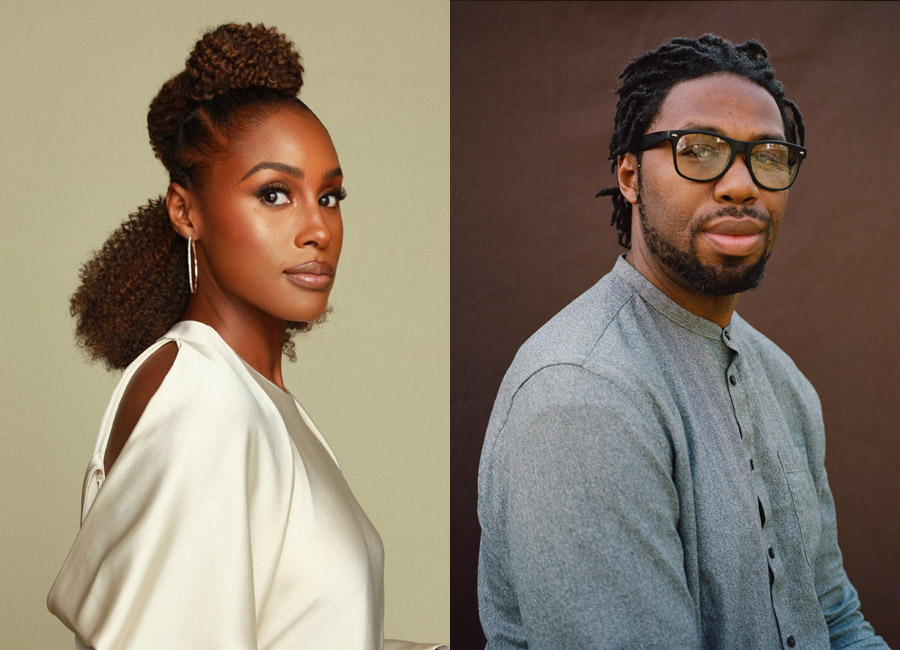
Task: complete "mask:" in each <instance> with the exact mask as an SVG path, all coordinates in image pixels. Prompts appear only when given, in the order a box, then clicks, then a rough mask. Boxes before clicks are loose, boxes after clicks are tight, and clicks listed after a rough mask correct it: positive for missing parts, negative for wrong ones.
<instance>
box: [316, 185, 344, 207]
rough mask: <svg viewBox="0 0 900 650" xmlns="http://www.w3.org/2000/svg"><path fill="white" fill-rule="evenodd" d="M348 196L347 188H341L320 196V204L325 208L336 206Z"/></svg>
mask: <svg viewBox="0 0 900 650" xmlns="http://www.w3.org/2000/svg"><path fill="white" fill-rule="evenodd" d="M346 198H347V191H346V190H343V189H341V190H339V191H335V192H329V193H328V194H325V195H324V196H321V197H319V205H321V206H322V207H323V208H336V207H338V204H339V203H340V202H341V201H343V200H344V199H346Z"/></svg>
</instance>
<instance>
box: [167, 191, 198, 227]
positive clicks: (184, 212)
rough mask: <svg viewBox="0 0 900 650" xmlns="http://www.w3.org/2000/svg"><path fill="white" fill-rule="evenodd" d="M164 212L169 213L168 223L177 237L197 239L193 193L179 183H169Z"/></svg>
mask: <svg viewBox="0 0 900 650" xmlns="http://www.w3.org/2000/svg"><path fill="white" fill-rule="evenodd" d="M166 210H168V212H169V222H170V223H171V224H172V227H173V228H174V229H175V230H176V231H177V232H178V234H179V235H181V236H182V237H184V238H185V239H187V238H188V237H193V238H194V239H197V230H196V223H195V220H196V219H195V217H196V216H197V209H196V207H195V198H194V195H193V193H192V192H191V191H190V190H188V189H185V188H184V187H183V186H182V185H180V184H179V183H169V189H168V190H167V191H166Z"/></svg>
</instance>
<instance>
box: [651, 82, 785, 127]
mask: <svg viewBox="0 0 900 650" xmlns="http://www.w3.org/2000/svg"><path fill="white" fill-rule="evenodd" d="M669 129H703V130H711V131H716V132H719V133H722V134H723V135H728V136H730V137H734V138H739V139H742V140H755V139H765V138H778V139H782V138H784V122H783V121H782V119H781V113H780V112H779V110H778V105H777V104H776V103H775V98H774V97H772V95H770V94H769V92H768V91H767V90H766V89H765V88H763V87H762V86H760V85H758V84H756V83H754V82H752V81H750V80H749V79H746V78H744V77H741V76H738V75H735V74H732V73H717V74H713V75H708V76H705V77H699V78H697V79H690V80H688V81H682V82H679V83H677V84H675V85H674V86H672V89H671V90H670V91H669V94H668V95H667V96H666V98H665V100H663V102H662V105H661V106H660V109H659V112H658V113H657V116H656V118H655V119H654V120H653V124H652V125H651V128H650V129H649V130H650V131H665V130H669Z"/></svg>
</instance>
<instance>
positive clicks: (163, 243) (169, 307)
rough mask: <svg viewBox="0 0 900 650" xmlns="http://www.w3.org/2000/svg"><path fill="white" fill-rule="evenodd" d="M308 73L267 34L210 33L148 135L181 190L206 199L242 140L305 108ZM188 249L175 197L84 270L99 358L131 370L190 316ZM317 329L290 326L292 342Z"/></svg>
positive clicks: (90, 330) (79, 297)
mask: <svg viewBox="0 0 900 650" xmlns="http://www.w3.org/2000/svg"><path fill="white" fill-rule="evenodd" d="M302 85H303V65H302V62H301V59H300V55H299V54H298V53H297V51H296V50H295V49H294V46H293V44H292V43H291V42H290V41H289V40H288V39H287V38H286V37H285V36H284V35H283V34H281V33H279V32H278V31H277V30H275V28H267V27H265V26H264V25H250V24H249V23H248V24H246V25H235V24H229V25H222V26H220V27H218V28H216V29H214V30H212V31H210V32H208V33H206V34H205V35H204V36H203V37H202V38H201V39H200V40H199V41H198V42H197V44H196V45H195V47H194V50H193V51H192V52H191V54H190V56H188V58H187V61H186V63H185V68H184V70H183V71H181V72H180V73H178V74H177V75H175V76H174V77H172V78H171V79H169V80H168V81H167V82H166V83H165V84H163V86H162V88H161V89H160V91H159V93H158V94H157V95H156V97H155V98H154V99H153V101H152V102H151V104H150V111H149V113H148V114H147V128H148V131H149V133H150V144H151V145H152V147H153V151H154V153H155V154H156V157H157V158H159V160H160V161H161V162H162V164H163V165H165V167H166V170H167V171H168V172H169V178H170V181H171V182H174V183H179V184H180V185H182V186H183V187H186V188H194V189H196V190H197V191H199V192H201V193H202V191H203V184H204V181H205V180H206V172H207V170H208V167H209V163H210V162H211V161H212V160H214V159H215V157H216V156H217V155H219V154H221V153H222V152H224V151H225V150H226V148H227V146H228V143H229V142H230V141H231V139H232V138H234V137H235V136H237V135H239V134H241V133H242V132H243V131H244V130H245V129H246V128H247V127H249V126H252V125H253V124H254V123H256V122H258V120H259V119H261V118H262V117H263V116H265V115H266V114H268V113H270V112H274V111H275V110H277V109H279V108H281V107H284V106H294V107H295V108H299V109H301V110H304V111H309V108H307V106H306V105H305V104H304V103H303V102H301V101H300V100H299V99H298V98H297V93H298V92H299V91H300V87H301V86H302ZM186 269H187V243H186V241H185V240H184V238H182V237H181V236H180V235H179V234H178V233H177V232H176V231H175V229H174V228H173V227H172V225H171V224H170V222H169V215H168V212H167V209H166V203H165V196H164V195H160V196H159V197H158V198H156V199H153V200H151V201H149V203H147V204H146V205H144V206H142V207H140V208H138V210H137V211H136V212H134V213H133V214H131V215H130V216H129V217H128V218H127V219H126V220H125V221H124V222H123V223H122V224H121V226H120V227H119V228H118V229H117V230H116V231H115V232H113V234H112V235H111V236H110V237H109V239H108V240H107V241H106V243H105V244H104V245H103V247H102V248H101V249H100V250H99V251H98V252H96V253H95V254H94V255H93V257H92V258H91V259H90V260H89V261H88V262H87V263H86V264H85V265H84V266H83V267H82V269H81V286H80V287H79V288H78V290H77V291H76V292H75V294H74V295H73V296H72V298H71V301H70V312H71V314H72V316H74V317H75V319H76V328H75V335H76V339H77V340H78V343H79V344H80V345H81V346H82V347H83V348H85V350H86V351H87V352H88V354H89V355H90V357H91V358H92V359H95V360H102V361H104V362H105V363H106V366H107V368H109V369H115V368H124V367H126V366H127V365H128V364H129V363H131V362H132V361H133V360H134V359H135V358H136V357H137V356H138V355H139V354H140V353H141V352H142V351H143V350H144V349H145V348H147V346H149V345H150V344H151V343H153V342H154V341H155V340H156V339H158V338H159V337H160V336H162V335H163V334H165V332H166V331H167V330H168V329H169V328H170V327H171V326H172V325H174V324H175V323H176V322H177V321H178V320H179V319H180V318H181V316H182V314H183V313H184V310H185V308H186V307H187V302H188V297H189V296H190V287H189V286H188V277H187V272H186ZM309 326H310V324H309V323H294V322H291V323H287V325H286V327H285V339H284V351H285V354H287V356H288V357H289V358H290V359H292V360H293V359H294V358H295V355H294V348H293V342H292V335H293V334H294V333H295V332H297V331H302V330H306V329H308V328H309Z"/></svg>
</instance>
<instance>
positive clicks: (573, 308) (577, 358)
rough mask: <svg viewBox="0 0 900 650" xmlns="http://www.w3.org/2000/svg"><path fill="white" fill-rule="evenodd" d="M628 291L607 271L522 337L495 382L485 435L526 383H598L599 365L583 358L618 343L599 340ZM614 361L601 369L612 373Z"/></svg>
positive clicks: (609, 331)
mask: <svg viewBox="0 0 900 650" xmlns="http://www.w3.org/2000/svg"><path fill="white" fill-rule="evenodd" d="M634 295H635V289H634V287H632V286H631V285H630V284H629V283H628V282H626V281H625V280H623V279H622V278H621V277H620V276H619V275H618V274H617V273H615V272H614V271H611V272H610V273H607V274H606V275H605V276H603V277H602V278H601V279H600V280H599V281H598V282H597V283H596V284H594V285H593V286H592V287H591V288H590V289H588V290H587V291H585V292H584V293H583V294H581V295H580V296H579V297H578V298H576V299H575V300H573V301H572V302H571V303H569V304H568V305H567V306H566V307H564V308H563V309H562V310H561V311H560V312H559V313H557V314H556V315H555V316H553V318H551V319H550V320H549V321H547V323H545V324H544V325H543V326H542V327H541V328H540V329H539V330H538V331H537V332H535V333H534V334H533V335H532V336H531V337H530V338H529V339H528V340H527V341H525V343H523V344H522V346H521V347H520V348H519V351H518V352H517V353H516V356H515V358H514V359H513V361H512V363H511V364H510V367H509V369H508V370H507V371H506V375H505V376H504V378H503V381H502V383H501V384H500V389H499V391H498V393H497V398H496V400H495V402H494V408H493V411H492V413H491V422H490V424H489V426H488V430H489V434H488V437H490V431H491V430H497V429H499V428H501V427H502V424H503V422H505V420H506V416H507V415H508V412H509V409H510V407H511V405H512V403H513V401H514V399H515V397H516V394H517V393H518V392H519V391H520V390H521V389H522V387H523V386H525V384H526V383H528V384H534V383H535V382H538V383H540V382H542V381H544V382H546V381H550V380H549V379H548V378H550V377H551V376H552V377H554V378H555V379H553V380H552V381H554V382H556V381H560V383H561V384H567V385H568V383H569V382H568V381H561V380H560V378H559V377H558V375H564V376H566V377H569V378H573V379H577V381H576V383H579V384H582V383H584V382H587V383H592V382H594V381H595V380H596V381H603V380H604V378H603V377H599V376H596V375H597V374H598V373H601V374H603V373H604V369H603V368H602V367H598V364H596V363H594V362H589V359H593V358H594V357H596V356H597V355H598V354H603V353H602V352H599V350H601V349H607V348H612V349H618V348H619V347H621V346H616V345H615V344H611V345H606V344H605V339H606V338H608V337H616V336H617V334H616V332H618V331H619V328H618V327H616V326H615V325H614V324H615V321H616V319H617V318H618V317H619V315H620V314H621V313H622V312H623V311H624V310H627V309H628V305H629V303H631V302H632V300H633V297H634ZM610 361H613V360H610ZM619 365H620V364H615V363H610V364H609V367H608V368H607V369H608V370H609V372H613V371H614V370H615V368H616V367H618V366H619ZM588 375H590V377H589V376H588ZM607 379H608V378H607ZM569 388H570V389H574V387H573V386H569Z"/></svg>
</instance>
